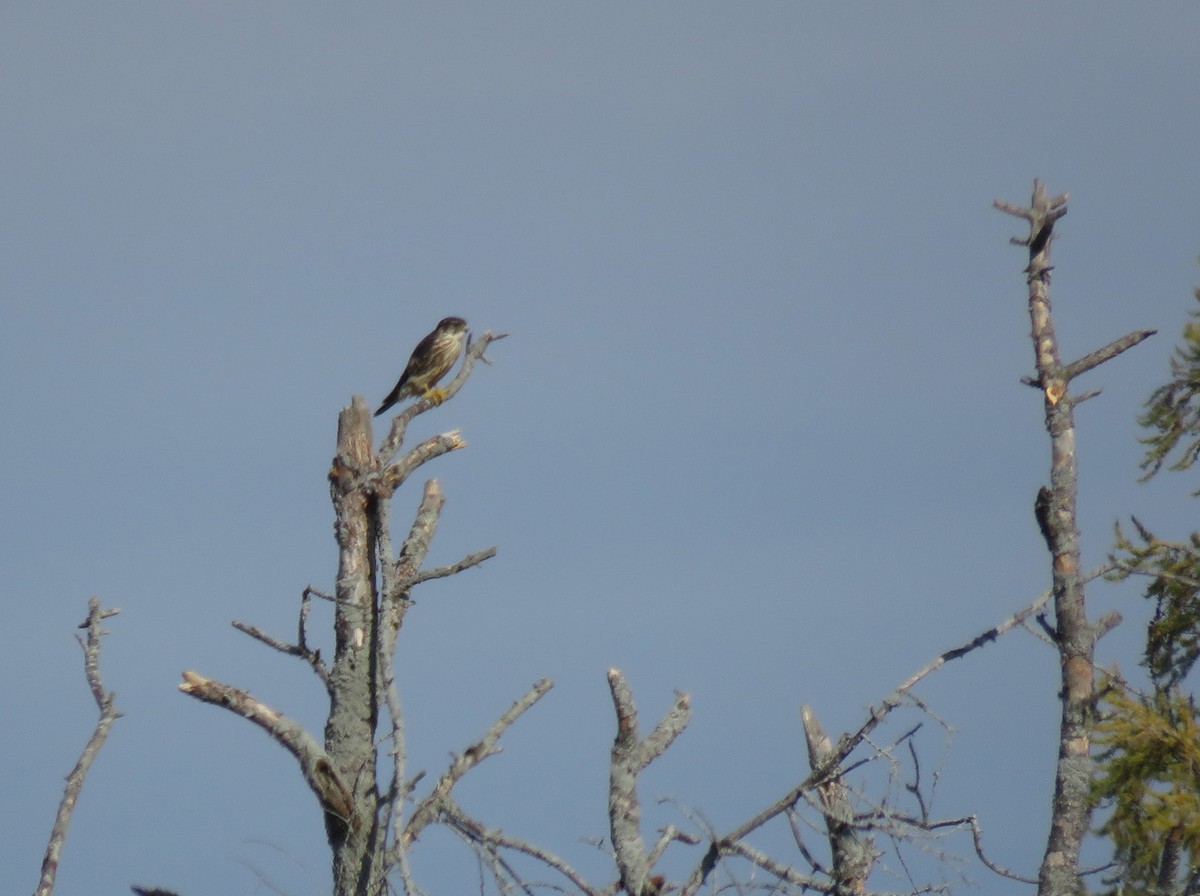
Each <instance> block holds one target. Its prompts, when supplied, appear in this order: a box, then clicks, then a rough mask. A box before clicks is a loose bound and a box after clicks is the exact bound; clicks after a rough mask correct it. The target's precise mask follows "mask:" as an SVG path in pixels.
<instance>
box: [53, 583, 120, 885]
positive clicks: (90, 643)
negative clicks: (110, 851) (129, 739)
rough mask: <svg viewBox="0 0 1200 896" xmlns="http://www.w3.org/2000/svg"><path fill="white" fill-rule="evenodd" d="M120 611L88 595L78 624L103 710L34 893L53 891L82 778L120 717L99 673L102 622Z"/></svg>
mask: <svg viewBox="0 0 1200 896" xmlns="http://www.w3.org/2000/svg"><path fill="white" fill-rule="evenodd" d="M120 612H121V611H120V610H117V609H111V610H102V609H101V608H100V600H99V598H95V597H92V598H89V599H88V615H87V619H85V620H84V622H83V624H82V625H80V626H79V627H80V628H85V629H87V637H86V638H79V637H78V636H76V637H77V640H78V641H79V644H80V646H81V647H82V648H83V672H84V676H85V677H86V678H87V683H88V688H89V689H90V690H91V692H92V697H93V699H94V700H95V701H96V708H97V709H99V710H100V718H99V719H97V720H96V727H95V729H94V730H93V731H92V736H91V737H90V738H88V742H87V745H86V746H84V748H83V752H82V753H80V754H79V761H77V762H76V763H75V767H74V768H73V769H71V772H70V774H68V775H67V784H66V786H65V787H64V788H63V796H62V800H61V801H60V802H59V804H58V813H57V814H56V815H55V817H54V826H53V827H52V828H51V829H50V840H49V842H48V843H47V844H46V853H45V855H44V856H43V858H42V874H41V877H40V878H39V880H38V885H37V889H36V890H34V896H50V894H51V893H53V892H54V880H55V878H56V876H57V875H58V862H59V859H60V858H61V857H62V850H63V846H64V845H65V844H66V841H67V829H68V828H69V827H70V826H71V816H72V814H74V812H75V803H76V802H77V801H78V799H79V794H80V792H81V791H82V790H83V782H84V780H85V779H86V778H87V774H88V770H89V769H91V767H92V762H93V761H94V760H95V758H96V755H97V754H98V753H99V752H100V748H101V747H102V746H104V741H105V739H106V738H107V737H108V730H109V729H110V728H111V727H112V723H113V722H115V721H116V720H117V719H119V718H120V717H121V713H120V712H118V711H117V706H116V700H117V695H116V693H115V692H113V691H105V690H104V680H103V679H102V678H101V677H100V639H101V638H102V637H103V636H104V635H106V634H108V633H107V632H106V631H104V629H102V628H101V627H100V623H101V621H102V620H104V619H107V618H109V617H110V616H116V615H117V614H118V613H120Z"/></svg>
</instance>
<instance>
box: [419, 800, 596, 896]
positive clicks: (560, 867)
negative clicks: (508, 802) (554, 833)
mask: <svg viewBox="0 0 1200 896" xmlns="http://www.w3.org/2000/svg"><path fill="white" fill-rule="evenodd" d="M442 815H443V819H444V820H445V822H446V823H447V824H448V825H450V826H451V827H453V828H456V829H457V830H459V831H460V832H461V833H462V834H463V836H464V837H465V838H466V839H467V840H468V841H469V842H473V843H477V844H481V845H483V846H484V847H486V848H488V849H491V850H496V849H501V848H502V849H511V850H513V851H514V852H519V853H522V854H524V855H527V856H530V857H532V858H534V859H537V860H538V861H539V862H541V863H542V864H543V865H545V866H546V867H548V868H553V869H554V870H555V871H557V872H558V873H559V874H561V875H562V876H563V877H565V878H566V879H567V880H569V881H570V882H571V883H572V884H574V885H575V886H576V887H577V888H578V889H579V892H581V893H584V894H586V896H600V894H601V892H602V891H600V890H597V889H596V888H594V887H593V886H591V885H590V884H589V883H588V882H587V881H586V880H585V879H584V878H583V876H582V875H581V874H580V873H579V872H578V871H576V870H575V869H574V868H573V867H571V865H570V864H569V863H568V862H567V861H566V860H564V859H562V858H560V857H559V856H557V855H555V854H554V853H552V852H550V851H549V850H546V849H543V848H542V847H540V846H536V845H534V844H532V843H528V842H527V841H525V840H521V839H520V838H518V837H512V836H509V835H508V834H505V833H504V832H503V831H501V830H499V829H498V828H487V827H485V826H484V825H483V824H482V823H481V822H479V821H476V820H475V819H474V818H471V817H470V816H469V815H467V814H466V813H465V812H463V810H462V808H461V807H460V806H459V805H458V803H456V802H455V801H454V799H453V798H452V797H447V798H446V800H445V801H444V803H443V805H442Z"/></svg>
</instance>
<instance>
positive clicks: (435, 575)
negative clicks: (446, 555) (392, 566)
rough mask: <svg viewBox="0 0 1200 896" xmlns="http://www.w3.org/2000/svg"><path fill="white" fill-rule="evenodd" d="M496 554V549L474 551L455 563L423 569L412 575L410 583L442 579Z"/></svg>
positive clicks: (489, 558) (416, 583) (417, 583)
mask: <svg viewBox="0 0 1200 896" xmlns="http://www.w3.org/2000/svg"><path fill="white" fill-rule="evenodd" d="M495 556H496V549H495V548H494V547H492V548H485V549H484V550H482V551H476V552H475V553H474V554H468V555H467V556H466V557H463V558H462V559H461V560H459V561H458V562H457V563H452V564H450V565H449V566H435V567H434V568H433V569H423V570H421V571H420V572H419V573H417V574H416V575H415V576H413V580H412V584H413V585H420V584H421V583H422V582H428V581H429V580H430V579H443V578H445V577H446V576H452V575H454V574H455V573H459V572H462V571H463V570H464V569H470V568H471V567H472V566H479V565H480V564H481V563H483V562H484V561H485V560H491V559H492V558H493V557H495Z"/></svg>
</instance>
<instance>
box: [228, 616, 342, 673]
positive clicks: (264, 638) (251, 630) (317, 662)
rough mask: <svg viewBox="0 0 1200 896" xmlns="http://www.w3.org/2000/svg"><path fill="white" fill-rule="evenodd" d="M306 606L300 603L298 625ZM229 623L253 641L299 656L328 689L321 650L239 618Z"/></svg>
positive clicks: (302, 622)
mask: <svg viewBox="0 0 1200 896" xmlns="http://www.w3.org/2000/svg"><path fill="white" fill-rule="evenodd" d="M307 607H308V603H307V601H306V602H304V603H302V604H301V611H300V612H301V617H300V618H301V622H300V626H301V628H303V626H304V621H303V619H304V614H305V611H306V609H307ZM230 625H232V626H233V627H234V628H236V629H237V630H238V631H239V632H241V633H242V634H244V635H249V636H250V637H251V638H253V639H254V640H255V641H259V642H261V643H263V644H266V645H267V646H268V647H270V648H271V649H273V650H278V651H279V652H280V653H285V654H287V655H288V656H295V657H299V658H300V659H302V660H304V661H305V662H306V663H308V665H309V666H311V667H312V670H313V672H315V673H316V674H317V677H318V678H320V679H321V682H322V683H323V684H324V685H325V690H327V691H328V690H329V670H328V669H327V668H326V667H325V661H324V660H323V659H321V651H319V650H309V649H308V647H306V646H304V645H301V644H288V643H287V642H286V641H281V640H279V639H278V638H276V637H274V636H273V635H268V634H267V633H266V632H264V631H262V630H261V629H260V628H258V627H257V626H254V625H250V624H248V623H245V622H242V621H241V620H240V619H234V620H233V621H232V622H231V623H230Z"/></svg>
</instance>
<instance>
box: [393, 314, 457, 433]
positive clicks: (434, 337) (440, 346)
mask: <svg viewBox="0 0 1200 896" xmlns="http://www.w3.org/2000/svg"><path fill="white" fill-rule="evenodd" d="M466 339H467V322H466V321H465V320H463V319H462V318H461V317H443V318H442V319H441V320H440V321H438V325H437V326H436V327H434V328H433V332H432V333H430V334H429V335H428V336H426V337H425V338H424V339H422V340H421V341H420V342H418V343H417V347H416V348H414V349H413V353H412V357H411V358H409V359H408V364H407V366H405V368H404V373H402V374H400V380H399V382H397V383H396V386H395V388H393V389H392V391H391V392H389V393H388V396H387V398H385V399H384V400H383V404H381V405H380V406H379V410H377V411H376V412H375V416H376V417H378V416H379V415H380V414H382V413H383V412H384V411H386V410H387V409H388V408H390V407H391V406H392V405H394V404H395V403H396V402H398V401H400V400H401V399H404V398H408V397H410V396H413V397H415V396H420V397H422V398H433V399H435V400H437V401H439V402H440V401H443V400H445V397H446V394H445V393H444V392H443V391H442V390H441V389H435V388H434V386H436V385H437V383H438V380H440V379H441V378H442V377H444V376H445V375H446V374H447V373H449V372H450V368H451V367H453V366H454V362H455V361H457V360H458V357H459V355H461V354H462V350H463V343H464V342H465V341H466Z"/></svg>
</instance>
